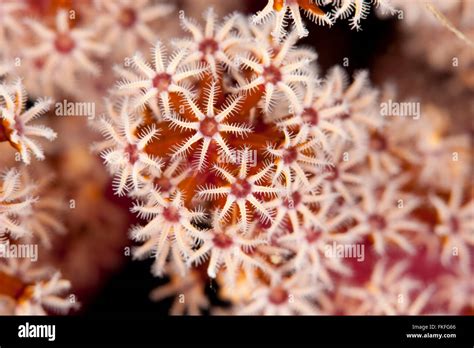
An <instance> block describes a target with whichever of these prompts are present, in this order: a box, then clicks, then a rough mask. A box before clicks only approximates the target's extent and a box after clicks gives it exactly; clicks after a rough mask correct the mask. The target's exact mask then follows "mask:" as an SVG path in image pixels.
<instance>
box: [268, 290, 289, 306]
mask: <svg viewBox="0 0 474 348" xmlns="http://www.w3.org/2000/svg"><path fill="white" fill-rule="evenodd" d="M268 299H269V301H270V302H271V303H273V304H275V305H282V304H284V303H285V302H286V301H288V291H286V290H285V289H284V288H283V287H281V286H276V287H274V288H272V289H270V294H269V295H268Z"/></svg>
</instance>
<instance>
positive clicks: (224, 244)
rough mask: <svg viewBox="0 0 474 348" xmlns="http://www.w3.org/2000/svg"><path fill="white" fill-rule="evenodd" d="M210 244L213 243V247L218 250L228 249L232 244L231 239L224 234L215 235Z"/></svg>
mask: <svg viewBox="0 0 474 348" xmlns="http://www.w3.org/2000/svg"><path fill="white" fill-rule="evenodd" d="M212 242H213V243H214V246H216V247H217V248H220V249H226V248H229V247H230V246H231V245H232V243H233V241H232V238H231V237H229V236H228V235H226V234H225V233H216V234H215V235H214V238H213V239H212Z"/></svg>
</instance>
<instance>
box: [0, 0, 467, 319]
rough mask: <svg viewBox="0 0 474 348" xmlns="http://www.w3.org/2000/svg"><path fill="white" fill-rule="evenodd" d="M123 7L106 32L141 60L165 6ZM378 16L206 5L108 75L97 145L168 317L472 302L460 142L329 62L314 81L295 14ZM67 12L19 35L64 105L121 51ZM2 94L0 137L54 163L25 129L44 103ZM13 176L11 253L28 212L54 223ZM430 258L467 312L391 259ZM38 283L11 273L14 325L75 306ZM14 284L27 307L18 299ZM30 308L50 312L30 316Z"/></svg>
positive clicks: (27, 223) (3, 205)
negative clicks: (28, 38) (215, 293)
mask: <svg viewBox="0 0 474 348" xmlns="http://www.w3.org/2000/svg"><path fill="white" fill-rule="evenodd" d="M98 3H100V1H99V2H98ZM126 3H127V2H126V1H121V2H117V3H115V2H108V1H104V4H102V5H103V6H98V7H96V8H95V9H96V10H97V11H108V12H110V14H109V15H110V16H109V15H108V16H107V17H106V18H108V20H104V21H103V22H99V23H98V26H97V30H98V31H100V30H103V31H104V32H106V33H109V34H108V35H106V36H105V37H106V38H107V40H109V39H110V40H114V38H115V39H116V38H117V35H119V34H117V33H116V32H113V30H111V29H110V28H111V27H110V26H111V22H113V20H112V18H115V17H117V18H118V19H117V20H118V21H119V22H120V23H121V27H120V28H121V30H125V31H126V34H127V35H128V36H127V42H128V43H129V44H128V45H127V46H130V47H133V49H135V48H140V47H142V46H143V45H142V46H140V45H139V44H138V42H139V41H140V40H141V41H148V42H150V41H151V40H149V39H150V37H151V34H150V32H149V30H150V29H149V28H148V26H147V23H148V21H149V20H151V18H152V17H153V18H155V19H156V18H158V17H159V16H161V15H166V14H168V13H169V11H171V9H170V8H168V7H166V6H165V7H163V6H162V7H160V6H159V5H156V7H153V8H152V9H149V11H147V10H146V9H145V7H146V5H144V4H145V3H147V2H137V4H136V5H134V6H137V7H136V8H135V7H124V8H125V9H126V10H127V11H128V12H127V11H125V12H124V11H122V12H120V11H121V9H120V7H121V5H122V4H126ZM142 3H143V4H142ZM118 4H121V5H118ZM371 5H374V6H378V7H381V8H383V9H384V10H386V11H389V12H390V11H394V10H393V8H391V7H390V6H389V5H388V2H387V1H382V0H379V1H373V2H367V1H362V0H361V1H349V0H348V1H319V2H312V1H304V0H302V1H299V0H298V1H296V0H291V1H290V0H282V1H280V0H272V1H268V5H267V6H266V7H265V8H264V9H263V10H262V11H260V12H258V13H257V14H256V15H254V16H250V17H246V16H245V15H243V14H240V13H233V14H231V15H229V16H227V17H225V18H220V17H218V15H217V14H216V12H215V11H214V10H213V9H212V8H210V9H208V10H207V11H206V12H205V13H204V15H203V19H202V20H201V21H199V20H196V19H194V18H189V17H188V16H187V15H186V14H184V13H180V22H181V26H182V28H183V29H184V31H185V32H186V33H187V34H186V35H185V36H184V37H180V38H178V39H172V40H170V41H169V42H167V41H166V40H165V39H163V38H162V39H160V40H155V41H154V42H153V45H152V47H151V54H150V55H149V58H147V56H148V54H147V52H146V51H145V50H138V51H137V53H135V54H134V55H133V56H132V57H130V59H126V60H125V64H123V65H120V66H116V67H115V71H116V72H117V73H118V78H117V82H116V84H115V87H114V88H113V89H112V90H111V91H110V93H109V96H108V97H107V99H106V100H105V102H104V110H105V115H104V116H103V117H101V118H100V119H99V120H96V121H94V122H93V127H94V128H96V129H97V130H98V131H99V132H100V133H101V134H102V135H103V137H104V139H103V140H102V141H99V142H97V143H95V144H94V146H93V149H94V151H96V153H98V154H99V155H100V156H101V158H102V159H103V161H104V163H105V166H106V167H107V169H108V171H109V172H110V174H111V176H113V184H112V185H113V188H114V190H115V193H116V194H117V195H127V196H128V197H130V198H132V199H133V200H134V201H135V202H134V204H133V206H132V207H131V211H132V212H133V213H135V214H136V215H137V216H138V218H139V219H140V221H141V223H139V224H137V225H135V226H133V227H132V228H131V229H130V237H131V239H132V240H133V241H134V242H135V243H136V245H135V247H134V249H133V256H134V258H137V259H143V258H147V257H150V258H152V259H153V265H152V269H151V271H152V274H153V275H155V276H159V277H162V276H168V277H170V279H171V281H170V283H169V284H168V285H166V286H165V287H163V288H158V289H156V290H155V291H153V293H152V298H154V299H162V298H164V297H166V296H174V295H175V296H180V295H184V302H181V301H175V303H174V305H173V308H172V310H171V312H172V313H173V314H176V313H185V312H188V313H191V314H197V313H198V312H199V311H200V310H208V311H211V312H212V313H216V314H217V313H221V312H222V311H224V313H227V314H337V313H349V314H351V313H358V314H417V313H430V311H431V312H432V311H442V310H446V311H448V310H451V308H456V311H457V312H458V313H459V312H460V311H461V310H465V309H466V307H469V306H472V304H470V303H468V301H469V296H470V294H472V286H473V285H472V284H470V281H469V280H468V281H466V279H469V273H470V271H471V269H472V258H471V254H472V248H473V245H474V240H473V234H474V222H473V221H474V216H473V214H474V213H473V201H472V197H470V196H469V194H468V191H469V190H468V186H469V177H468V173H469V166H470V163H469V158H470V149H469V145H468V144H466V139H465V138H463V137H460V138H456V139H453V137H452V136H449V135H446V133H445V131H446V130H445V129H438V128H436V127H432V126H431V125H432V124H434V123H435V121H433V120H432V119H430V116H429V115H426V116H425V115H423V120H420V121H419V122H418V123H417V122H416V121H412V120H411V119H407V118H404V119H401V118H396V117H393V118H388V117H382V115H381V112H380V105H381V103H383V102H384V100H385V98H387V97H386V96H385V95H386V94H388V92H387V91H385V90H380V89H377V88H375V87H373V86H371V84H370V82H369V79H368V74H367V72H365V71H360V72H357V73H356V74H354V76H353V78H352V79H350V78H349V76H348V75H347V73H346V72H345V71H344V69H343V68H341V67H338V66H336V67H334V68H333V69H331V70H330V71H329V72H328V73H327V75H326V76H325V77H324V76H320V75H319V74H318V67H317V64H316V59H317V54H316V52H315V51H313V50H312V49H309V48H306V47H300V46H298V39H299V38H300V37H303V36H306V35H308V31H307V29H306V28H305V26H304V24H303V21H302V18H301V15H300V9H303V10H304V11H305V12H306V13H307V15H308V17H310V18H311V19H314V20H315V21H316V22H317V23H319V24H326V25H332V24H333V22H334V21H335V20H337V19H338V18H347V17H350V18H351V19H350V21H351V26H352V27H354V28H359V26H360V25H361V24H360V21H361V20H362V19H364V18H365V17H366V16H367V13H368V11H369V10H370V8H371ZM124 6H125V5H124ZM13 10H16V9H15V8H13ZM122 10H123V9H122ZM87 13H88V12H87V11H85V12H84V15H85V17H87ZM132 14H133V15H132ZM153 15H154V16H153ZM64 16H66V12H64V11H58V14H57V18H56V19H57V20H56V27H55V26H54V25H50V26H49V27H48V28H46V27H44V26H43V25H42V24H38V23H37V22H34V21H28V22H27V24H26V25H27V27H32V28H36V29H37V32H38V35H39V37H40V39H41V40H43V41H44V43H41V44H39V45H38V46H36V47H34V48H32V49H30V50H27V52H25V59H33V60H34V59H36V56H37V55H39V56H41V55H45V57H47V59H48V60H50V61H49V62H48V61H44V59H41V64H46V65H43V66H46V67H49V69H60V70H61V71H63V72H64V75H63V77H65V78H61V79H59V80H55V79H54V78H52V77H51V76H49V77H48V76H47V75H49V74H46V75H44V76H43V77H41V78H39V81H40V82H41V83H47V87H48V88H47V90H49V91H52V92H51V93H53V95H54V93H55V92H54V90H55V88H62V89H63V90H64V91H65V92H66V93H72V94H74V90H77V88H76V87H73V85H72V83H73V82H72V81H74V77H75V75H77V74H78V73H84V72H88V73H91V74H94V73H97V72H98V70H97V69H96V67H97V65H96V64H95V63H93V61H92V60H91V59H99V61H100V59H101V56H103V55H104V54H105V52H106V51H107V50H108V49H110V48H111V47H113V46H110V43H109V42H106V43H99V42H98V41H97V40H96V38H95V37H94V35H93V31H90V30H88V29H80V28H77V27H76V26H71V27H70V26H69V25H68V21H67V19H65V17H64ZM289 18H291V19H292V20H293V21H294V26H293V27H292V28H291V27H288V26H287V25H286V24H287V23H286V22H287V19H289ZM84 22H85V23H87V24H89V25H90V27H91V28H94V26H93V25H92V24H91V23H88V21H87V20H85V21H84ZM264 22H265V23H264ZM132 27H133V28H134V30H131V28H132ZM54 28H56V29H54ZM6 29H8V28H6ZM127 30H128V31H127ZM149 34H150V35H149ZM51 50H53V51H55V54H54V55H51V54H47V53H48V52H50V51H51ZM58 50H59V51H58ZM129 53H130V52H129ZM117 61H118V60H117ZM53 66H54V67H53ZM42 71H43V72H44V71H46V70H44V69H43V70H42ZM64 83H66V84H67V85H68V86H67V88H66V87H65V86H63V84H64ZM0 96H1V99H0V100H1V102H2V104H1V109H0V112H1V114H0V115H1V121H2V123H1V126H0V140H3V141H6V142H9V143H10V145H11V146H12V148H13V149H16V151H18V153H19V154H20V159H21V160H22V161H23V162H24V163H25V164H29V163H30V162H31V154H33V155H34V156H35V157H36V158H37V159H43V158H44V153H43V150H42V148H41V147H40V146H39V144H38V143H37V139H38V138H45V139H48V140H54V138H55V136H56V134H55V133H54V132H53V131H52V130H51V129H49V128H47V127H45V126H38V125H30V124H29V121H31V120H33V119H35V118H37V117H39V116H40V115H42V114H44V113H46V112H47V111H48V108H49V106H50V105H51V101H50V100H48V99H44V100H43V99H41V100H39V101H38V102H37V103H36V104H34V105H33V106H32V107H31V108H29V109H27V110H25V100H26V95H25V92H24V90H23V87H22V83H21V81H17V82H14V83H4V84H3V85H2V86H1V88H0ZM402 129H410V130H409V131H406V132H401V130H402ZM420 132H421V133H423V134H425V135H426V136H422V137H420V136H419V134H420ZM460 139H462V141H459V140H460ZM12 151H14V150H12ZM433 161H434V162H437V166H433ZM430 172H432V173H433V175H436V178H437V179H436V180H430V177H429V175H427V174H426V173H430ZM427 176H428V177H427ZM2 179H3V186H2V187H1V190H0V222H1V223H2V226H1V227H2V230H1V231H0V232H2V233H4V234H5V235H6V236H7V237H8V239H9V240H13V241H14V240H21V238H26V237H31V236H30V235H31V234H35V228H34V226H37V224H34V223H32V221H34V219H35V216H43V215H39V214H41V213H43V214H45V212H44V211H35V206H36V205H37V204H38V202H41V199H42V197H41V196H38V193H37V185H35V184H34V183H26V182H24V181H22V180H20V178H19V173H18V172H17V171H15V170H10V171H7V172H6V173H5V175H4V176H3V177H2ZM453 183H454V184H453ZM39 220H40V221H41V219H39ZM43 220H44V219H43ZM47 221H52V218H51V219H49V220H47ZM3 226H5V227H3ZM53 227H54V226H51V224H50V225H49V226H48V228H49V229H50V230H52V231H60V230H61V229H60V228H59V226H55V227H56V228H53ZM36 230H40V231H41V232H44V228H43V229H38V228H36ZM37 234H38V236H39V234H40V232H37ZM38 236H37V237H38ZM39 237H40V238H41V236H39ZM45 238H46V237H44V233H43V238H42V239H43V240H47V238H46V239H45ZM347 246H349V247H366V248H367V249H364V248H362V249H361V250H362V252H364V250H366V252H365V253H366V255H365V256H367V258H369V256H371V258H372V259H374V260H375V261H374V262H372V263H373V264H372V265H371V266H372V273H371V275H370V276H369V277H367V279H361V278H360V277H358V266H359V265H358V264H357V263H354V262H351V260H349V259H350V257H347V256H346V257H343V256H338V255H335V254H336V251H337V250H336V249H338V248H337V247H342V248H345V247H347ZM425 248H426V249H427V250H434V255H435V256H436V255H438V257H440V259H441V263H442V265H443V267H445V272H444V273H445V274H446V273H448V274H449V276H451V277H453V278H454V279H458V280H460V281H464V282H465V283H466V284H465V287H466V289H464V292H463V293H464V295H463V296H465V297H464V301H463V303H462V304H461V305H459V303H457V304H456V305H453V304H452V303H450V301H451V300H452V299H450V298H449V296H444V295H443V294H446V291H447V290H446V289H447V286H448V285H449V282H448V283H447V282H446V281H445V280H446V278H442V279H441V278H440V279H439V283H438V284H435V283H434V282H432V283H433V284H426V281H425V283H424V282H423V280H421V279H420V280H419V279H416V278H415V276H414V275H413V274H411V273H410V267H409V266H410V264H409V262H403V263H402V262H399V261H397V260H399V259H400V258H401V257H403V258H408V257H410V260H414V259H415V257H417V254H419V251H420V250H422V249H425ZM346 250H348V249H347V248H346ZM393 255H396V257H393ZM360 256H362V257H363V256H364V255H360ZM25 267H26V266H25ZM35 274H36V273H35ZM30 279H31V276H30V274H29V273H27V272H26V271H24V270H23V266H22V265H18V264H17V263H15V262H5V263H4V264H2V268H0V286H1V287H0V294H1V295H2V296H3V297H5V298H6V299H8V301H9V308H13V310H14V311H15V312H17V313H23V312H25V308H27V310H28V311H30V312H33V313H42V312H44V310H43V311H42V310H41V308H42V307H41V305H42V304H44V306H45V307H46V308H48V305H50V306H51V305H54V307H55V308H58V309H69V308H71V307H74V306H75V304H74V303H73V302H67V301H66V300H64V298H60V297H58V295H57V294H58V293H62V292H63V291H64V290H67V289H68V288H69V284H68V283H67V281H62V280H60V279H59V275H58V274H57V273H56V275H53V276H52V277H51V278H46V279H47V280H42V281H40V282H37V283H31V284H33V285H26V284H30V283H28V281H31V280H30ZM210 281H215V282H216V284H218V286H219V296H220V298H221V299H223V300H226V301H228V302H229V303H230V306H228V307H227V308H225V309H220V308H217V307H216V308H212V307H210V302H209V300H208V299H207V298H206V295H205V291H204V289H205V288H206V286H208V285H209V282H210ZM428 285H429V286H428ZM28 286H30V287H28ZM17 287H21V288H22V289H24V291H23V292H22V293H23V294H25V295H22V296H19V297H18V296H16V297H15V296H14V295H13V294H14V293H16V292H15V289H16V288H17ZM26 289H30V290H26ZM434 293H436V296H435V297H433V298H435V299H436V301H437V302H436V304H435V305H434V307H433V305H432V304H431V303H428V300H429V299H430V298H431V296H432V295H433V294H434ZM400 295H402V297H404V298H405V299H406V301H405V302H400V301H399V299H400ZM25 296H30V297H28V299H30V302H33V303H34V305H35V306H39V307H32V304H31V303H30V302H28V303H29V304H28V305H25V304H24V303H25V300H24V297H25ZM41 301H43V302H41ZM11 303H13V304H11ZM38 304H39V305H38ZM448 308H449V309H448Z"/></svg>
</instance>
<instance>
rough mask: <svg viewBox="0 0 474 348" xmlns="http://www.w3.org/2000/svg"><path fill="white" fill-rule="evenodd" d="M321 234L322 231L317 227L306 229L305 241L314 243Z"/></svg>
mask: <svg viewBox="0 0 474 348" xmlns="http://www.w3.org/2000/svg"><path fill="white" fill-rule="evenodd" d="M321 235H322V231H321V230H319V229H314V228H312V229H310V230H308V231H306V241H307V242H308V243H314V242H316V241H317V240H318V239H319V238H320V237H321Z"/></svg>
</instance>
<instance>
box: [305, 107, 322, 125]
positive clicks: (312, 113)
mask: <svg viewBox="0 0 474 348" xmlns="http://www.w3.org/2000/svg"><path fill="white" fill-rule="evenodd" d="M301 118H302V119H303V122H306V123H309V124H311V125H313V126H316V125H317V124H318V122H319V114H318V112H317V111H316V110H315V109H313V108H305V109H304V110H303V113H302V114H301Z"/></svg>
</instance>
